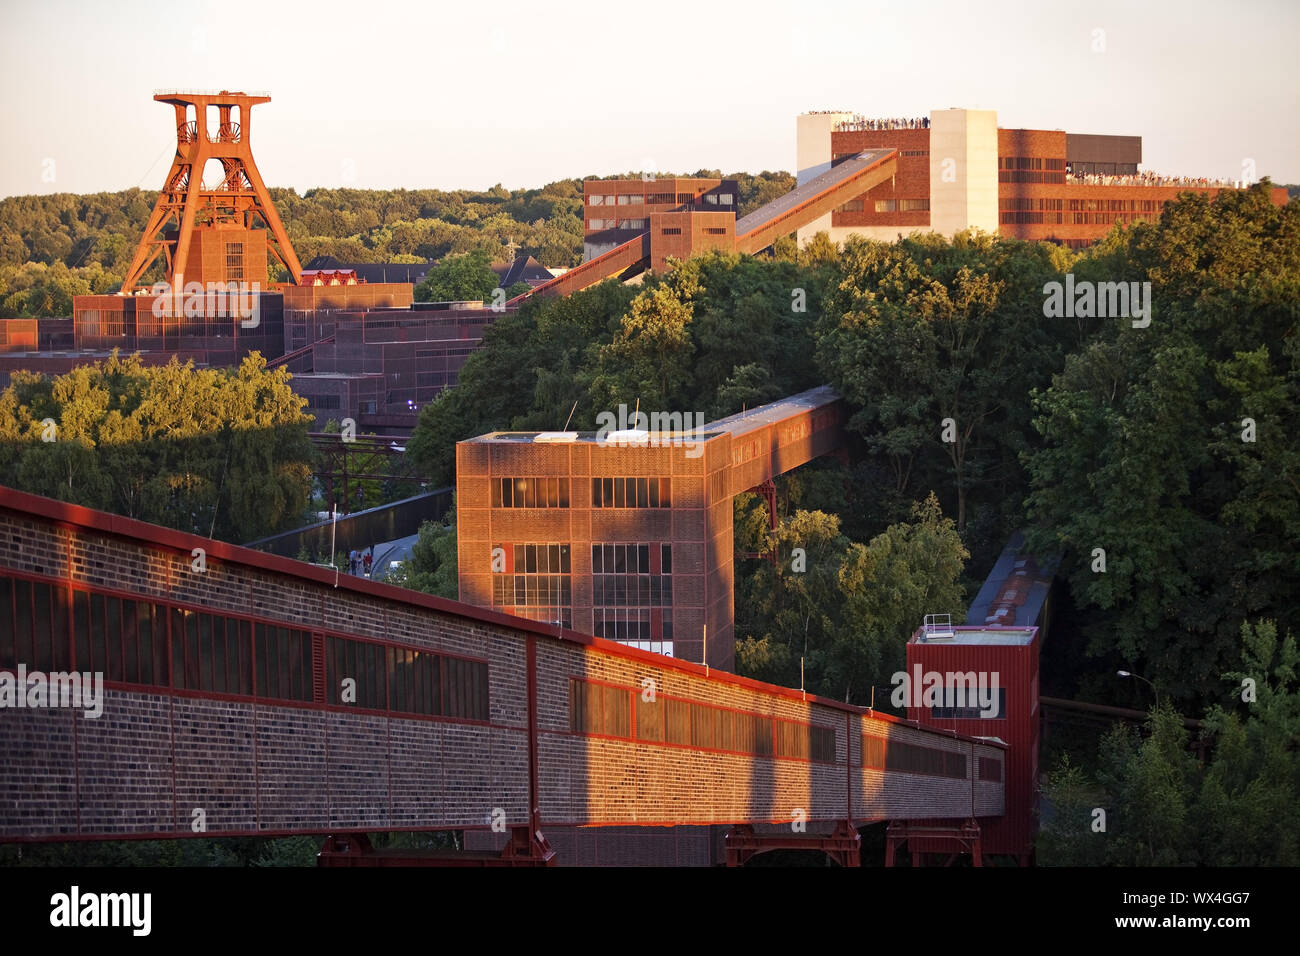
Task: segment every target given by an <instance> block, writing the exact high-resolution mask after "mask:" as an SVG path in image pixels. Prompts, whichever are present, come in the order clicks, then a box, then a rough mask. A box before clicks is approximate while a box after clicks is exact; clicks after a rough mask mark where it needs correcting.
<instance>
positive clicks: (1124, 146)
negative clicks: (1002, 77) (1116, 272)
mask: <svg viewBox="0 0 1300 956" xmlns="http://www.w3.org/2000/svg"><path fill="white" fill-rule="evenodd" d="M797 139H798V147H797V150H798V158H797V164H798V177H799V182H800V184H803V183H804V182H806V181H808V180H810V179H812V178H813V177H815V176H817V175H819V174H821V173H824V172H825V171H826V170H828V169H830V168H832V167H833V166H835V165H836V164H838V163H840V162H843V161H845V160H847V159H849V158H851V157H853V156H856V155H858V154H859V153H860V152H861V151H862V150H865V149H883V148H894V149H897V150H898V172H897V175H896V176H895V177H894V178H892V179H891V180H890V181H888V182H884V183H880V184H879V185H876V186H875V187H873V188H872V189H871V190H869V191H868V192H866V193H864V194H862V195H861V196H859V197H857V198H855V199H852V200H850V201H848V202H846V203H844V204H843V205H841V206H840V207H839V208H838V209H836V210H834V211H833V212H832V213H830V214H829V215H826V216H823V217H821V218H819V219H817V220H816V221H814V222H811V223H809V224H807V225H804V226H803V227H801V228H800V229H799V232H798V235H799V241H800V242H801V243H802V242H805V241H807V240H808V239H810V238H811V237H812V236H814V235H815V234H816V233H818V232H823V231H824V232H827V233H828V234H829V235H830V238H831V239H832V240H833V241H836V242H841V241H843V240H844V239H845V238H847V237H848V236H849V235H853V234H857V235H863V236H867V237H869V238H874V239H882V240H885V241H892V240H893V239H895V238H897V237H898V236H899V235H900V234H903V235H906V234H907V233H909V232H912V231H914V230H919V231H922V232H927V231H931V230H933V231H935V232H940V233H943V234H944V235H949V236H951V235H952V234H953V233H955V232H958V231H959V230H962V229H967V228H973V227H977V228H980V229H983V230H984V231H986V232H992V233H997V234H1000V235H1003V236H1012V237H1015V238H1018V239H1044V240H1049V241H1052V242H1059V243H1062V244H1065V245H1069V246H1072V247H1079V246H1085V245H1088V244H1089V243H1091V242H1094V241H1096V240H1097V239H1099V238H1101V237H1102V236H1104V235H1105V234H1106V233H1107V232H1109V231H1110V229H1111V227H1112V226H1113V225H1114V224H1116V223H1127V222H1133V221H1136V220H1139V219H1152V218H1156V217H1158V216H1159V215H1160V210H1161V209H1162V208H1163V206H1164V204H1165V203H1166V202H1169V201H1171V200H1173V199H1175V198H1177V196H1178V194H1179V193H1181V192H1184V191H1187V190H1191V191H1193V192H1203V193H1206V194H1208V195H1210V196H1214V195H1217V194H1218V192H1219V191H1220V190H1221V189H1231V188H1236V187H1238V186H1240V185H1241V184H1239V183H1232V182H1226V181H1225V182H1218V181H1215V180H1211V179H1185V178H1174V177H1162V176H1156V175H1154V174H1149V173H1143V172H1142V171H1141V170H1139V168H1138V167H1139V164H1140V163H1141V162H1142V138H1141V137H1140V136H1101V135H1083V134H1076V133H1066V132H1063V131H1061V130H1034V129H1002V128H1000V127H998V125H997V113H996V112H994V111H993V110H964V109H950V110H935V111H933V112H932V113H931V114H930V115H929V117H922V118H919V119H915V120H904V121H897V120H872V119H866V118H864V117H861V116H858V115H855V114H851V113H837V112H824V113H804V114H801V115H800V116H799V118H798V121H797ZM1247 185H1248V184H1247ZM1272 198H1273V202H1274V203H1276V204H1277V205H1282V204H1284V203H1285V202H1286V198H1287V197H1286V190H1285V189H1283V188H1275V189H1274V190H1273V193H1272Z"/></svg>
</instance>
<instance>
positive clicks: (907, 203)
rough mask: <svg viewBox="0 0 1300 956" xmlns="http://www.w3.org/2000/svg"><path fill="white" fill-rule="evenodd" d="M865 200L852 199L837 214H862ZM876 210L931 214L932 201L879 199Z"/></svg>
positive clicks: (876, 201)
mask: <svg viewBox="0 0 1300 956" xmlns="http://www.w3.org/2000/svg"><path fill="white" fill-rule="evenodd" d="M864 208H865V207H864V206H863V200H861V199H850V200H849V201H848V202H846V203H845V204H844V205H842V206H840V207H839V208H838V209H837V210H835V211H836V212H862V211H863V210H864ZM874 209H875V211H876V212H929V211H930V200H928V199H877V200H875V205H874Z"/></svg>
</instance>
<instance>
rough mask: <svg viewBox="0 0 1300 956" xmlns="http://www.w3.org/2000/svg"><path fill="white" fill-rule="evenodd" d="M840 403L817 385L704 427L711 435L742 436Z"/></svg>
mask: <svg viewBox="0 0 1300 956" xmlns="http://www.w3.org/2000/svg"><path fill="white" fill-rule="evenodd" d="M839 400H840V396H839V395H838V394H837V393H836V391H835V389H833V388H831V387H830V386H829V385H820V386H818V387H817V388H810V389H808V391H806V392H800V393H799V394H797V395H791V396H789V397H788V398H782V399H778V400H777V401H775V402H771V403H769V404H767V405H759V406H758V407H757V408H751V409H747V410H746V411H743V412H737V413H736V414H734V415H728V416H727V417H726V418H719V419H718V420H717V421H714V422H709V424H707V425H705V426H704V427H705V428H706V429H708V430H710V431H718V432H729V433H730V434H732V435H743V434H744V433H745V432H750V431H753V430H754V429H756V428H762V427H763V426H765V425H771V424H772V423H773V422H779V421H781V419H783V418H789V417H791V416H792V415H797V414H800V413H801V412H807V411H811V410H813V409H815V408H825V407H827V406H829V405H834V404H835V403H836V402H838V401H839Z"/></svg>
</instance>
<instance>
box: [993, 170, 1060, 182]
mask: <svg viewBox="0 0 1300 956" xmlns="http://www.w3.org/2000/svg"><path fill="white" fill-rule="evenodd" d="M998 182H1000V183H1057V184H1064V183H1065V173H1064V172H1059V173H1036V172H1027V171H1024V170H1019V169H1016V170H1005V169H1004V170H1003V171H1002V172H1000V173H998Z"/></svg>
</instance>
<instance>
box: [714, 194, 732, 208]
mask: <svg viewBox="0 0 1300 956" xmlns="http://www.w3.org/2000/svg"><path fill="white" fill-rule="evenodd" d="M735 201H736V197H735V196H734V195H732V194H731V193H719V194H718V204H719V205H722V206H730V205H732V204H733V203H734V202H735Z"/></svg>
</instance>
